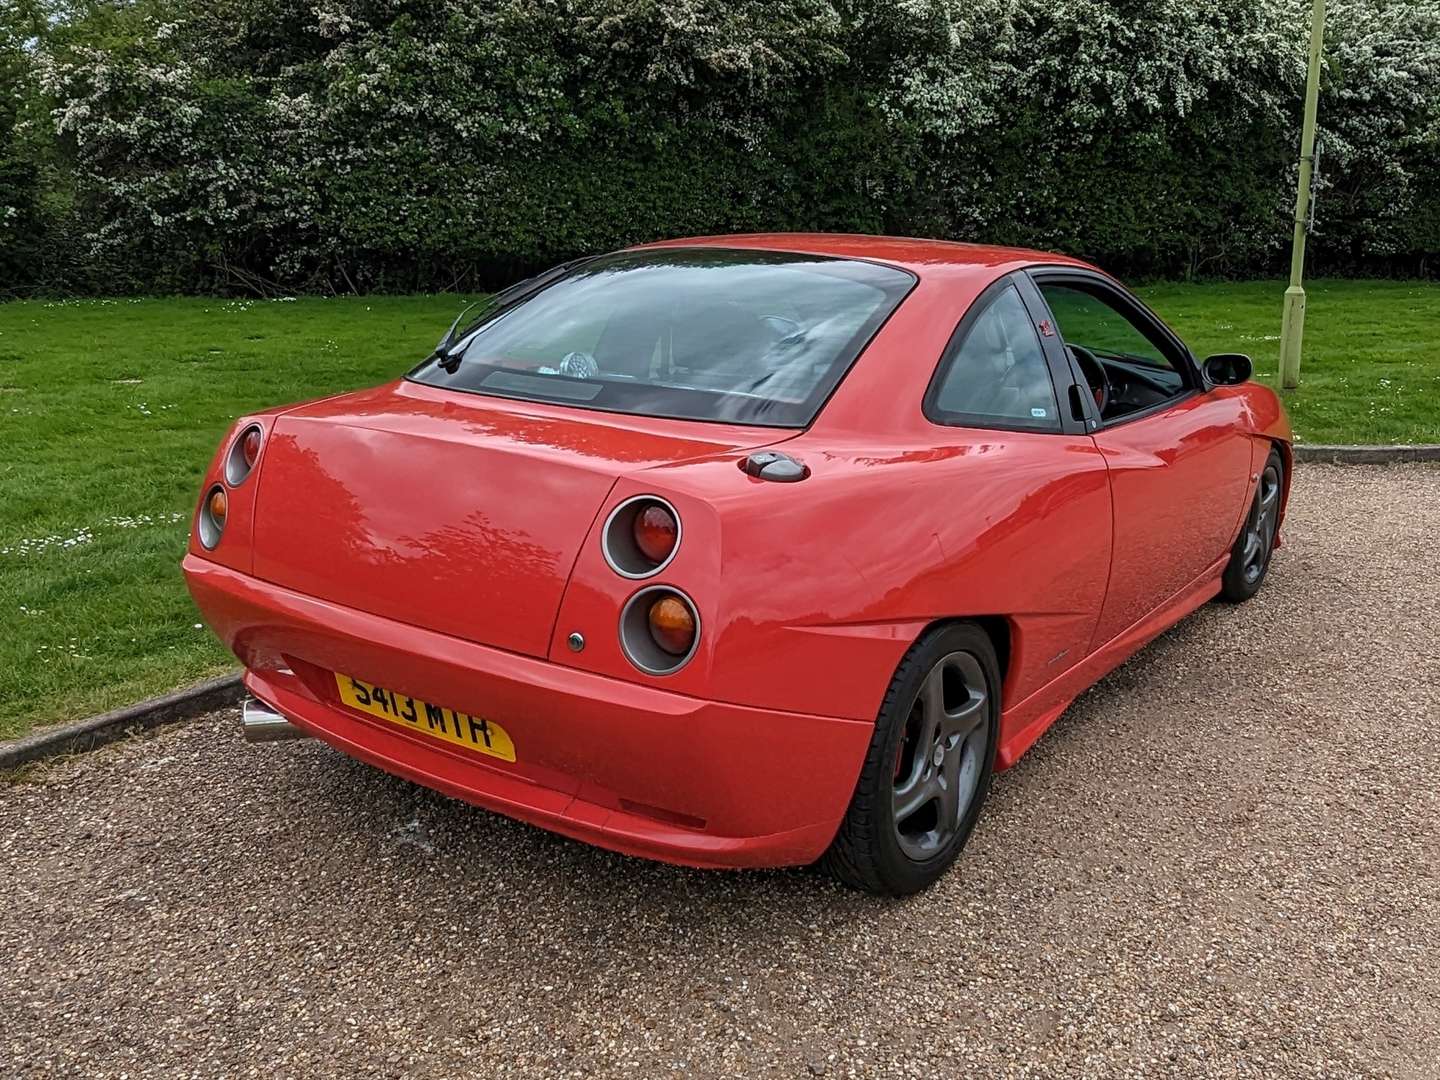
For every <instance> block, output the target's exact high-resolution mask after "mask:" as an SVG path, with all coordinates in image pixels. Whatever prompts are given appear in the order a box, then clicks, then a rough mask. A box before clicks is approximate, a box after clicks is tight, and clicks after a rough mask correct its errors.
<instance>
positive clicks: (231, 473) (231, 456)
mask: <svg viewBox="0 0 1440 1080" xmlns="http://www.w3.org/2000/svg"><path fill="white" fill-rule="evenodd" d="M264 442H265V434H264V432H262V431H261V430H260V426H259V425H258V424H251V425H250V426H249V427H247V428H246V429H245V430H244V431H242V432H241V433H240V437H239V438H237V439H236V440H235V441H234V442H232V443H231V444H230V450H229V451H228V452H227V453H226V455H225V482H226V483H227V484H229V485H230V486H231V487H239V486H240V485H241V484H243V483H244V482H245V478H246V477H248V476H249V475H250V470H251V469H253V468H255V462H256V461H258V460H259V459H260V448H261V447H262V446H263V445H264Z"/></svg>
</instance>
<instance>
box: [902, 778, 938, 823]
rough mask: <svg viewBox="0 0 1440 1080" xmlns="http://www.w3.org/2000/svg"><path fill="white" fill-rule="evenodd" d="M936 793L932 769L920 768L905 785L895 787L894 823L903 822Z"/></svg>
mask: <svg viewBox="0 0 1440 1080" xmlns="http://www.w3.org/2000/svg"><path fill="white" fill-rule="evenodd" d="M937 794H939V791H938V788H937V785H936V783H935V773H934V771H933V770H931V769H930V768H928V767H927V768H922V769H921V770H919V772H918V773H917V774H916V776H915V778H914V779H913V780H912V781H911V782H910V783H908V784H906V785H905V787H903V788H896V789H895V823H896V824H897V825H899V824H901V823H903V822H904V821H905V819H906V818H908V817H911V816H913V815H914V814H915V812H916V811H918V810H920V809H922V808H923V807H924V806H925V804H926V803H928V802H929V801H930V800H932V799H934V798H935V796H936V795H937Z"/></svg>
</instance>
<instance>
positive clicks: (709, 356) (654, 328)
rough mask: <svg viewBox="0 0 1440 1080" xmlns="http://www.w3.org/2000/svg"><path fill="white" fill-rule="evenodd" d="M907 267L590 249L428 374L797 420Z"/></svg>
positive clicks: (622, 402) (693, 416)
mask: <svg viewBox="0 0 1440 1080" xmlns="http://www.w3.org/2000/svg"><path fill="white" fill-rule="evenodd" d="M914 282H915V279H914V278H913V277H912V276H911V275H910V274H909V273H907V272H905V271H903V270H899V269H896V268H894V267H890V266H881V265H877V264H874V263H867V262H859V261H855V260H851V259H833V258H825V257H822V256H817V255H798V254H790V253H785V252H773V251H741V250H732V249H724V248H657V249H651V250H646V251H628V252H621V253H619V254H615V255H607V256H603V257H602V258H599V259H593V260H590V261H588V262H586V263H584V264H582V265H580V266H579V267H577V268H576V269H574V270H572V271H570V272H569V273H567V274H565V275H564V276H563V277H561V278H560V279H559V280H557V281H556V282H554V283H553V284H551V285H549V286H547V287H545V288H543V289H541V290H540V291H539V292H536V293H534V294H533V295H531V296H528V297H526V298H524V299H521V300H519V301H517V302H516V303H514V304H512V305H510V306H508V307H505V308H502V309H501V310H500V311H499V312H497V313H496V314H495V315H493V316H492V317H490V318H489V319H488V320H487V321H485V322H484V323H483V324H482V325H481V326H479V327H478V328H477V329H474V330H472V331H471V332H469V333H468V334H467V335H466V336H465V337H464V338H463V339H462V340H461V342H460V344H459V345H458V346H457V347H456V348H455V349H454V350H453V351H452V359H451V360H449V361H448V362H444V363H442V362H440V361H439V360H435V359H432V360H427V361H426V362H425V363H423V364H421V365H420V367H419V368H417V369H416V370H415V371H413V372H411V374H410V378H412V379H414V380H416V381H418V382H422V383H427V384H429V385H432V386H444V387H448V388H450V389H454V390H466V391H471V392H474V393H481V394H494V395H497V396H501V397H513V398H522V399H525V400H529V401H547V402H557V403H560V404H566V405H577V406H582V407H586V408H592V409H603V410H606V411H610V412H624V413H634V414H637V415H643V416H668V417H677V418H683V419H688V420H717V421H727V422H731V423H742V424H764V425H770V426H776V427H804V426H806V425H808V424H809V423H810V422H811V420H813V419H814V417H815V414H816V412H818V411H819V408H820V406H821V405H822V404H823V403H824V401H825V399H826V398H827V397H828V396H829V394H830V392H831V391H832V390H833V389H834V388H835V386H836V384H837V383H839V381H840V380H841V379H842V378H843V377H844V375H845V372H846V371H847V370H848V369H849V367H850V365H851V363H853V362H854V360H855V358H856V356H858V355H859V353H860V351H861V350H862V349H863V348H864V347H865V345H866V343H867V342H868V341H869V340H870V338H871V336H872V335H873V334H874V333H875V331H876V330H877V329H879V327H880V324H881V323H882V322H884V321H885V319H886V317H887V316H888V315H889V314H890V313H891V312H892V311H893V310H894V309H895V307H896V305H897V304H899V303H900V301H901V300H902V299H903V298H904V296H905V294H906V293H907V292H909V290H910V288H911V286H912V285H913V284H914Z"/></svg>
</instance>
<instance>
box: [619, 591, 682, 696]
mask: <svg viewBox="0 0 1440 1080" xmlns="http://www.w3.org/2000/svg"><path fill="white" fill-rule="evenodd" d="M699 645H700V616H699V614H698V613H697V612H696V610H695V605H694V604H693V603H692V602H691V600H690V598H689V597H688V596H686V595H685V594H684V593H682V592H681V591H680V590H679V589H672V588H670V587H669V586H668V585H652V586H650V587H649V588H647V589H641V590H640V591H639V592H637V593H636V594H635V595H634V596H632V597H630V599H629V600H628V601H627V602H626V604H625V607H624V609H623V610H622V611H621V612H620V647H621V649H623V650H624V652H625V657H626V659H628V660H629V661H630V662H631V663H632V664H634V665H635V666H636V667H637V668H639V669H640V670H641V671H643V672H645V673H646V674H647V675H670V674H673V673H674V672H676V671H679V670H680V669H681V668H682V667H684V666H685V665H686V664H687V663H689V661H690V658H691V657H692V656H694V655H695V650H696V649H697V648H698V647H699Z"/></svg>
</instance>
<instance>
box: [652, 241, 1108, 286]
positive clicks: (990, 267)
mask: <svg viewBox="0 0 1440 1080" xmlns="http://www.w3.org/2000/svg"><path fill="white" fill-rule="evenodd" d="M637 246H638V247H641V248H652V247H720V248H755V249H758V250H762V251H789V252H796V253H799V254H805V255H829V256H834V257H838V258H850V259H869V260H872V261H874V262H883V263H889V264H891V265H893V266H900V267H904V268H905V269H906V270H909V271H911V272H912V273H914V274H916V275H918V276H921V277H925V276H927V275H930V274H934V273H936V272H937V271H942V272H944V273H945V274H946V275H947V276H949V275H966V276H968V274H974V275H976V276H983V277H986V278H993V277H998V276H999V275H1000V274H1002V273H1006V272H1008V271H1010V270H1015V269H1019V268H1021V267H1026V266H1042V265H1043V266H1080V267H1084V268H1086V269H1094V268H1093V267H1091V266H1090V264H1089V263H1086V262H1082V261H1081V260H1079V259H1074V258H1071V257H1070V256H1068V255H1057V254H1053V253H1050V252H1044V251H1032V250H1030V249H1028V248H1015V247H998V246H994V245H990V244H962V243H959V242H958V241H954V240H926V239H920V238H917V237H910V236H868V235H865V234H863V233H784V232H779V233H736V234H733V235H719V236H692V237H687V238H684V239H676V240H662V241H659V242H657V243H653V244H640V245H637ZM967 272H968V273H967Z"/></svg>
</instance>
